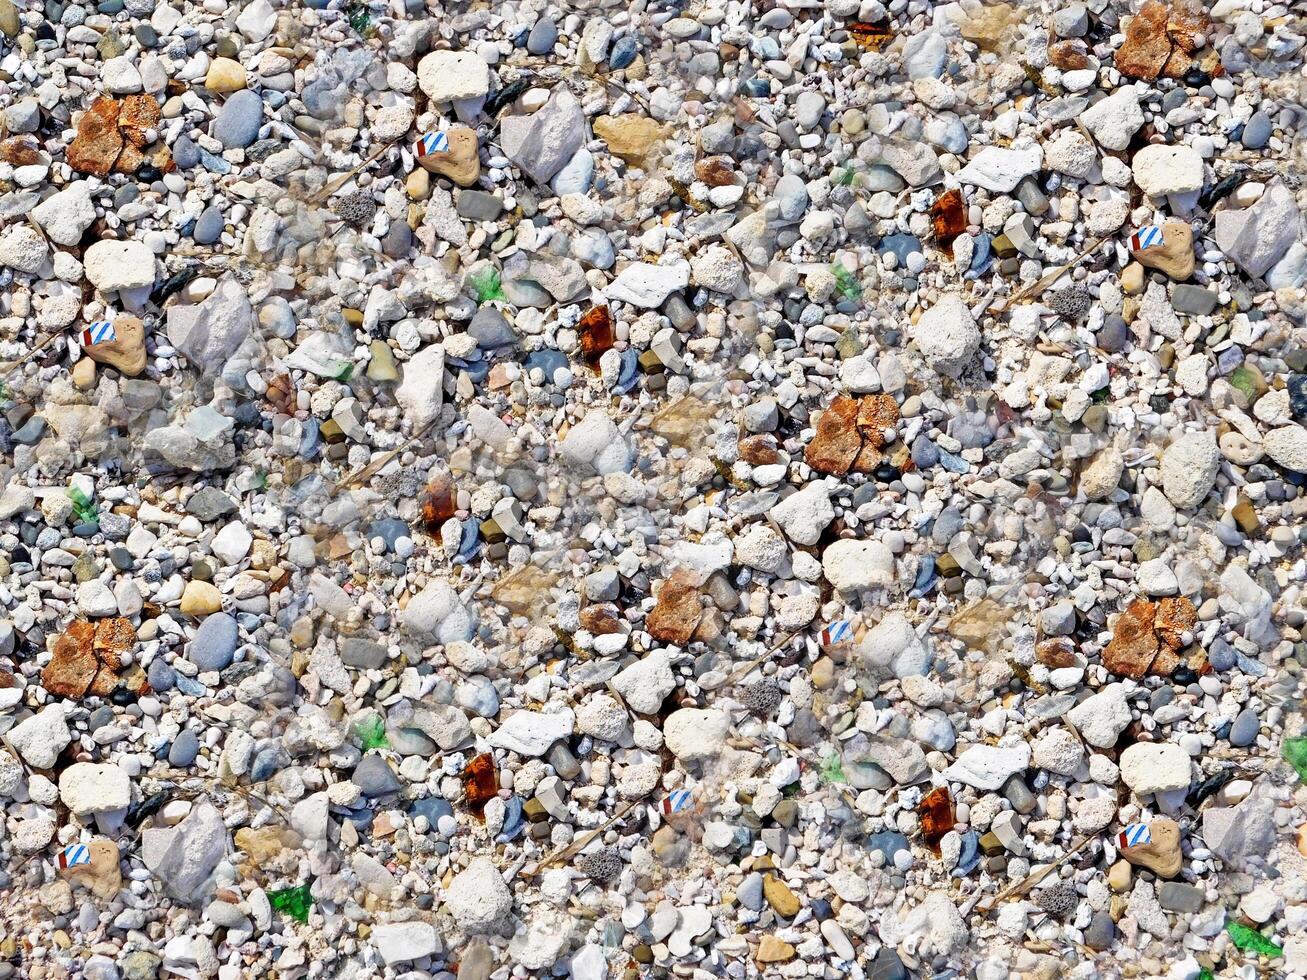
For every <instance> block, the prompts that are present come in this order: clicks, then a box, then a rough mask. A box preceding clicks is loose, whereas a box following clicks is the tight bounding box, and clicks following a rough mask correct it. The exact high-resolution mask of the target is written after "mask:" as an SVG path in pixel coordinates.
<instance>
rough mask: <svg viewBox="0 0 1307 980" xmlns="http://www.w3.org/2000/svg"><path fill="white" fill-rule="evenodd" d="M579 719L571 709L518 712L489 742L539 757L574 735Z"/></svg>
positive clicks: (508, 719) (501, 726) (502, 725)
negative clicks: (573, 727)
mask: <svg viewBox="0 0 1307 980" xmlns="http://www.w3.org/2000/svg"><path fill="white" fill-rule="evenodd" d="M575 719H576V716H575V715H574V714H573V713H572V710H571V709H570V708H564V709H563V710H562V711H554V712H550V713H548V714H546V713H542V712H539V711H514V712H513V713H512V714H511V715H509V716H508V718H507V719H506V720H504V721H503V722H502V723H501V724H500V726H499V727H498V728H496V729H495V731H494V732H493V733H492V734H491V735H490V738H489V739H488V741H489V742H490V744H491V745H493V746H495V747H496V748H500V749H507V750H508V751H510V752H516V753H517V754H518V755H525V756H530V757H532V758H538V757H539V756H542V755H544V754H545V753H546V752H548V751H549V748H550V746H552V745H553V744H554V743H555V742H557V741H558V740H559V739H560V738H567V737H568V736H569V735H571V734H572V726H573V723H574V721H575Z"/></svg>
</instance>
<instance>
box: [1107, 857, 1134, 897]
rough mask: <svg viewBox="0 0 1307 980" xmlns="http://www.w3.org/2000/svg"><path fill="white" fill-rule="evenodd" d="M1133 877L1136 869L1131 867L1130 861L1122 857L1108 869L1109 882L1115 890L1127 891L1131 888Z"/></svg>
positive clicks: (1109, 885) (1110, 886)
mask: <svg viewBox="0 0 1307 980" xmlns="http://www.w3.org/2000/svg"><path fill="white" fill-rule="evenodd" d="M1133 877H1134V870H1133V869H1132V868H1131V867H1130V862H1129V861H1127V860H1125V859H1124V858H1122V859H1121V860H1120V861H1117V862H1116V864H1114V865H1112V868H1111V870H1110V871H1108V873H1107V884H1108V887H1109V888H1111V889H1112V891H1114V892H1127V891H1129V890H1130V879H1131V878H1133Z"/></svg>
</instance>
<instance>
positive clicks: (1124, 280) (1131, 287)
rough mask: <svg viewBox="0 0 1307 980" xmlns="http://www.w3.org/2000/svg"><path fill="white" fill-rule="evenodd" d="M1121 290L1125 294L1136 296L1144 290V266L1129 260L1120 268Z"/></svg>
mask: <svg viewBox="0 0 1307 980" xmlns="http://www.w3.org/2000/svg"><path fill="white" fill-rule="evenodd" d="M1121 291H1122V292H1123V293H1125V294H1126V295H1127V296H1138V295H1139V294H1140V293H1142V292H1143V291H1144V267H1143V266H1142V265H1140V264H1139V263H1138V262H1131V263H1130V264H1129V265H1127V266H1126V267H1125V268H1124V269H1122V270H1121Z"/></svg>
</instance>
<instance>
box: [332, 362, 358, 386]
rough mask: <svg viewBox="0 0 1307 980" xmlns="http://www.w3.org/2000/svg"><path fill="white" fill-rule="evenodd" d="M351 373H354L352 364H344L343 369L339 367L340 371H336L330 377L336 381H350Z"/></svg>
mask: <svg viewBox="0 0 1307 980" xmlns="http://www.w3.org/2000/svg"><path fill="white" fill-rule="evenodd" d="M353 373H354V365H353V364H345V365H344V366H343V367H341V369H340V370H339V371H337V372H336V373H335V374H333V375H332V377H333V378H335V379H336V380H337V381H340V382H345V381H348V380H349V379H350V376H351V375H352V374H353Z"/></svg>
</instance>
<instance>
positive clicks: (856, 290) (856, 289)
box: [830, 262, 862, 299]
mask: <svg viewBox="0 0 1307 980" xmlns="http://www.w3.org/2000/svg"><path fill="white" fill-rule="evenodd" d="M830 273H831V275H832V276H834V277H835V288H836V289H837V290H838V291H839V294H840V295H841V296H843V297H844V298H845V299H861V298H862V286H861V285H860V284H859V282H858V279H857V277H856V276H855V275H854V274H853V273H852V272H850V271H849V270H848V269H846V268H844V266H842V265H841V264H840V263H838V262H832V263H831V267H830Z"/></svg>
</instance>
